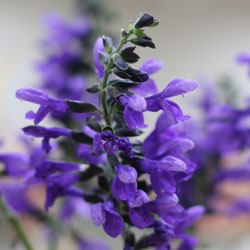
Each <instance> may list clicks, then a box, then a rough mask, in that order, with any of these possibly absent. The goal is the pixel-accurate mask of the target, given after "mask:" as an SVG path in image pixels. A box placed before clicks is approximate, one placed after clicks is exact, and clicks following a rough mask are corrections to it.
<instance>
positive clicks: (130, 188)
mask: <svg viewBox="0 0 250 250" xmlns="http://www.w3.org/2000/svg"><path fill="white" fill-rule="evenodd" d="M115 172H116V176H115V177H114V179H113V182H112V190H113V194H114V196H115V198H116V200H118V201H122V200H128V199H130V198H131V197H132V196H133V195H134V193H135V192H136V191H137V183H136V178H137V172H136V170H135V169H134V168H133V167H131V166H129V165H121V164H118V165H116V166H115Z"/></svg>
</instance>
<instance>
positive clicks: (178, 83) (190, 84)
mask: <svg viewBox="0 0 250 250" xmlns="http://www.w3.org/2000/svg"><path fill="white" fill-rule="evenodd" d="M197 86H198V85H197V83H196V82H195V81H193V80H190V79H180V78H177V79H174V80H172V81H171V82H170V83H169V84H168V85H167V87H166V88H165V89H164V90H163V91H162V92H160V93H158V94H155V95H153V96H150V97H147V98H146V101H147V111H153V112H157V111H159V110H163V111H164V112H166V113H169V112H170V113H171V114H172V116H173V118H174V120H175V122H177V121H178V120H186V119H189V116H184V115H183V113H182V110H181V109H180V107H179V106H178V105H177V104H176V103H175V102H172V101H170V100H168V98H169V97H173V96H178V95H183V94H184V93H187V92H190V91H193V90H194V89H196V88H197Z"/></svg>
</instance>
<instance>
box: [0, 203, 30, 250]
mask: <svg viewBox="0 0 250 250" xmlns="http://www.w3.org/2000/svg"><path fill="white" fill-rule="evenodd" d="M0 211H1V212H2V214H3V215H4V216H5V218H6V219H7V220H8V221H9V223H10V224H11V226H12V228H13V229H14V231H15V232H16V234H17V236H18V237H19V239H20V240H21V242H22V243H23V245H24V246H25V248H26V250H34V249H33V247H32V245H31V243H30V241H29V239H28V237H27V235H26V233H25V232H24V230H23V228H22V225H21V224H20V222H19V221H18V220H17V218H15V217H14V216H13V215H12V214H11V212H10V211H9V210H8V208H7V206H6V205H5V202H4V201H3V199H2V198H0Z"/></svg>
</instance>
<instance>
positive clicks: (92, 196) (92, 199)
mask: <svg viewBox="0 0 250 250" xmlns="http://www.w3.org/2000/svg"><path fill="white" fill-rule="evenodd" d="M83 199H84V200H85V201H87V202H89V203H98V202H103V201H104V200H103V199H102V198H101V197H100V196H99V194H96V193H91V192H86V191H84V193H83Z"/></svg>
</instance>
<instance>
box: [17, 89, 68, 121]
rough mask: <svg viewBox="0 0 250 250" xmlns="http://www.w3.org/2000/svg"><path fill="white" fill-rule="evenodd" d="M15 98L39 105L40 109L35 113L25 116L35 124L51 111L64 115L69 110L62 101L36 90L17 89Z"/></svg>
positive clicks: (30, 112)
mask: <svg viewBox="0 0 250 250" xmlns="http://www.w3.org/2000/svg"><path fill="white" fill-rule="evenodd" d="M16 97H17V98H18V99H21V100H24V101H28V102H33V103H36V104H39V105H40V108H39V109H38V111H37V112H36V113H34V112H33V111H29V112H28V113H27V114H26V118H27V119H34V123H35V124H38V123H39V122H41V121H42V120H43V119H44V118H45V116H46V115H47V114H48V113H50V112H52V111H53V112H55V113H64V112H66V111H67V110H68V109H69V107H68V105H67V104H66V102H65V101H64V100H60V99H57V98H51V97H49V96H48V95H47V94H46V93H45V92H44V91H42V90H38V89H33V88H26V89H19V90H17V92H16Z"/></svg>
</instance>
